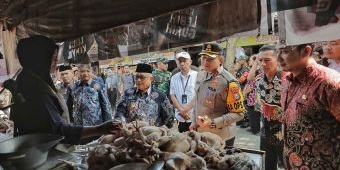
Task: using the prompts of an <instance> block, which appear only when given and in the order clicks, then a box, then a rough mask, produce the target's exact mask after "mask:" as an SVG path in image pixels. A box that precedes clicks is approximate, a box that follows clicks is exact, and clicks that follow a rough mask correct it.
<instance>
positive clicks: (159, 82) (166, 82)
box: [152, 70, 171, 95]
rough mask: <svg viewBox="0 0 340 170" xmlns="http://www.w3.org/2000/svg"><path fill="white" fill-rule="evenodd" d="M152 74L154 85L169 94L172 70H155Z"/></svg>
mask: <svg viewBox="0 0 340 170" xmlns="http://www.w3.org/2000/svg"><path fill="white" fill-rule="evenodd" d="M152 75H153V77H154V81H153V83H152V87H153V88H156V89H158V90H160V91H162V92H164V93H165V94H166V95H169V91H170V78H171V72H169V71H159V70H155V71H153V72H152Z"/></svg>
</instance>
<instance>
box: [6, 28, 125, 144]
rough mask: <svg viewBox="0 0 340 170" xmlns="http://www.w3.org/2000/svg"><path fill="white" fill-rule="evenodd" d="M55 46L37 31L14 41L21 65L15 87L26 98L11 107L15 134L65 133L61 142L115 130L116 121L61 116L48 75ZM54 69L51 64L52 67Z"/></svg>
mask: <svg viewBox="0 0 340 170" xmlns="http://www.w3.org/2000/svg"><path fill="white" fill-rule="evenodd" d="M57 49H58V46H57V45H56V44H55V43H54V42H53V40H51V39H49V38H47V37H45V36H41V35H36V36H32V37H29V38H24V39H21V40H20V41H19V43H18V45H17V54H18V58H19V62H20V64H21V66H22V67H23V69H22V71H21V72H20V74H19V75H18V77H17V79H16V82H17V85H18V89H17V91H18V92H19V93H21V94H22V96H23V98H24V99H25V102H24V103H16V104H15V105H13V106H12V108H11V114H10V118H11V119H12V120H13V121H14V135H15V136H19V135H25V134H29V133H49V134H56V135H61V136H64V137H65V139H64V140H63V141H62V142H63V143H70V144H79V142H80V139H81V138H87V137H93V136H100V135H103V134H107V133H116V134H118V133H117V132H118V130H119V129H118V127H117V124H114V123H113V122H112V121H107V122H105V123H103V124H101V125H98V126H87V127H82V126H76V125H71V124H69V123H68V122H65V120H64V119H62V117H61V116H62V113H63V112H64V109H63V108H62V106H61V104H60V102H59V99H60V98H58V96H57V90H56V88H55V86H54V84H53V81H52V78H51V76H50V71H51V66H53V67H55V64H56V63H55V62H56V55H54V54H55V52H56V51H57ZM52 69H53V68H52Z"/></svg>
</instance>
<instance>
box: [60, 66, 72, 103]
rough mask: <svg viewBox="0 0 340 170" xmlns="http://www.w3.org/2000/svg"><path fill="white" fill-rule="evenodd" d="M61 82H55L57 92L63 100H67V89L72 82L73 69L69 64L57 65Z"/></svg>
mask: <svg viewBox="0 0 340 170" xmlns="http://www.w3.org/2000/svg"><path fill="white" fill-rule="evenodd" d="M58 70H59V73H60V77H61V80H62V82H60V83H58V84H56V88H57V90H58V93H59V94H60V95H61V96H62V97H63V99H64V100H65V102H66V101H67V97H68V96H67V89H68V87H69V86H70V85H72V84H74V80H73V70H72V67H71V66H64V65H62V66H59V67H58Z"/></svg>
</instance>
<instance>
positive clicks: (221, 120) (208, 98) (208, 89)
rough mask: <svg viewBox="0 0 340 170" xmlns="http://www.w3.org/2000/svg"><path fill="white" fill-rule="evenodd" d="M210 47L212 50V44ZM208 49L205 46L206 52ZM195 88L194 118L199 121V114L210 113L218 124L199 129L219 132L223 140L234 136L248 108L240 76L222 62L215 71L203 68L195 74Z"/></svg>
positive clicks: (204, 52)
mask: <svg viewBox="0 0 340 170" xmlns="http://www.w3.org/2000/svg"><path fill="white" fill-rule="evenodd" d="M208 47H209V45H208ZM204 49H206V48H204ZM209 49H212V50H213V47H212V48H208V50H209ZM207 52H209V51H206V50H202V53H203V54H206V53H207ZM202 53H201V54H202ZM195 90H196V105H195V111H194V114H193V115H192V118H193V119H192V120H193V122H195V123H197V121H199V120H198V116H207V117H208V118H210V119H212V120H214V122H215V124H216V127H198V129H197V131H198V132H211V133H214V134H217V135H219V136H220V137H221V138H222V139H223V140H229V139H231V138H233V137H235V122H237V121H240V120H241V119H243V115H244V112H245V107H244V97H243V94H242V92H241V87H240V85H239V83H238V82H237V79H236V78H235V77H234V76H233V75H231V74H230V73H229V72H228V71H227V70H225V69H224V68H223V67H222V66H221V67H219V68H218V69H217V72H216V73H214V74H211V73H208V72H206V71H201V72H200V73H199V74H198V75H197V78H196V86H195Z"/></svg>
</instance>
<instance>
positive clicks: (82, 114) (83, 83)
mask: <svg viewBox="0 0 340 170" xmlns="http://www.w3.org/2000/svg"><path fill="white" fill-rule="evenodd" d="M79 77H80V81H79V82H76V83H75V84H74V85H72V86H70V88H69V89H68V94H69V98H68V101H67V104H68V107H69V111H70V113H72V111H73V118H74V124H76V125H83V126H91V125H99V124H101V123H103V122H105V121H108V120H112V111H111V106H110V102H109V99H108V96H107V90H106V87H105V84H102V83H100V82H97V81H96V80H94V79H92V78H91V67H90V66H89V65H87V64H82V65H80V66H79Z"/></svg>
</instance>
